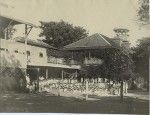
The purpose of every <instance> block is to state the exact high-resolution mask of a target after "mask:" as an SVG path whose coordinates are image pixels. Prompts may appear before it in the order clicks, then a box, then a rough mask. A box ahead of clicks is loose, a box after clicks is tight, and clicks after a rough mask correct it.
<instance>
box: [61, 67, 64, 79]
mask: <svg viewBox="0 0 150 115" xmlns="http://www.w3.org/2000/svg"><path fill="white" fill-rule="evenodd" d="M63 79H64V71H63V69H62V71H61V80H62V81H63Z"/></svg>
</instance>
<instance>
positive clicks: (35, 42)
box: [15, 37, 56, 49]
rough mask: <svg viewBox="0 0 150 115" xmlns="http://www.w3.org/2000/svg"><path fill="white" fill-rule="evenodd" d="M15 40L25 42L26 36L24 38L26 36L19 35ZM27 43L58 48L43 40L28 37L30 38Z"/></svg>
mask: <svg viewBox="0 0 150 115" xmlns="http://www.w3.org/2000/svg"><path fill="white" fill-rule="evenodd" d="M15 41H16V42H20V43H25V38H24V37H17V38H15ZM27 44H28V45H34V46H38V47H44V48H50V49H56V48H54V47H53V46H50V45H48V44H46V43H45V42H43V41H42V40H32V39H28V40H27Z"/></svg>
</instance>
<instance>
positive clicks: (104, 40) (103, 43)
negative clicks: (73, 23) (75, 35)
mask: <svg viewBox="0 0 150 115" xmlns="http://www.w3.org/2000/svg"><path fill="white" fill-rule="evenodd" d="M110 47H114V48H119V46H118V45H117V44H116V43H115V42H113V40H111V39H110V38H108V37H106V36H104V35H102V34H98V33H96V34H93V35H91V36H89V37H86V38H83V39H81V40H78V41H76V42H74V43H71V44H69V45H66V46H65V47H64V50H82V49H99V48H110Z"/></svg>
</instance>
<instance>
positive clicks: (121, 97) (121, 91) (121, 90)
mask: <svg viewBox="0 0 150 115" xmlns="http://www.w3.org/2000/svg"><path fill="white" fill-rule="evenodd" d="M120 100H121V102H123V80H121V85H120Z"/></svg>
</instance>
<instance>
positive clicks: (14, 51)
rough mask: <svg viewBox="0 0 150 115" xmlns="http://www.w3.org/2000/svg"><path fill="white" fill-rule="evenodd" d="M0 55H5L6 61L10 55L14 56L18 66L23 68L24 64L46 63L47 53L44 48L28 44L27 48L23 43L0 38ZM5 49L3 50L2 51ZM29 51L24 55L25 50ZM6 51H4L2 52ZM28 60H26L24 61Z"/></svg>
mask: <svg viewBox="0 0 150 115" xmlns="http://www.w3.org/2000/svg"><path fill="white" fill-rule="evenodd" d="M0 44H1V46H0V48H1V52H2V53H1V56H2V55H3V56H5V57H6V59H7V60H8V61H10V57H14V59H16V60H17V61H18V63H20V67H22V68H25V67H26V64H30V65H36V64H39V63H41V64H45V63H47V53H46V48H42V47H37V46H31V45H28V46H27V48H26V46H25V44H23V43H19V42H15V41H10V40H4V39H1V40H0ZM4 50H5V51H4ZM26 50H27V52H29V53H28V56H26V52H25V51H26ZM4 52H6V53H4ZM26 60H28V61H26Z"/></svg>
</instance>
